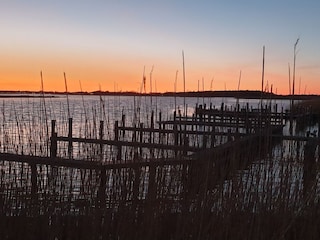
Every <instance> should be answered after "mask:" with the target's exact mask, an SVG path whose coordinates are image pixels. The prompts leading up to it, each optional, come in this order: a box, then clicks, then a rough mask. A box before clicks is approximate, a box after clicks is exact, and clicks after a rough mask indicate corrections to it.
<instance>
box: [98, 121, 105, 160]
mask: <svg viewBox="0 0 320 240" xmlns="http://www.w3.org/2000/svg"><path fill="white" fill-rule="evenodd" d="M103 123H104V122H103V121H100V126H99V139H100V140H101V141H102V140H103V129H104V124H103ZM102 160H103V143H102V142H101V143H100V161H101V162H102Z"/></svg>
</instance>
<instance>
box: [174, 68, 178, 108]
mask: <svg viewBox="0 0 320 240" xmlns="http://www.w3.org/2000/svg"><path fill="white" fill-rule="evenodd" d="M177 79H178V70H177V71H176V79H175V81H174V111H175V112H177Z"/></svg>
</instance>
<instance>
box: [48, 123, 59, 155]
mask: <svg viewBox="0 0 320 240" xmlns="http://www.w3.org/2000/svg"><path fill="white" fill-rule="evenodd" d="M57 148H58V147H57V133H56V120H52V121H51V138H50V157H51V158H55V157H57Z"/></svg>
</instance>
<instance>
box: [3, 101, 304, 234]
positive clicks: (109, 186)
mask: <svg viewBox="0 0 320 240" xmlns="http://www.w3.org/2000/svg"><path fill="white" fill-rule="evenodd" d="M151 116H152V117H151V121H150V122H149V123H135V124H133V125H132V126H127V125H126V121H125V116H124V115H123V116H122V119H121V121H116V122H115V123H114V129H113V134H112V136H111V138H110V137H109V138H106V134H105V123H104V122H103V121H100V122H99V126H97V128H98V138H87V137H75V136H74V135H75V134H74V132H73V120H72V119H71V118H70V119H69V121H68V127H67V129H68V132H67V134H66V135H65V136H63V135H60V133H59V132H58V131H57V129H58V128H57V124H58V123H57V122H56V121H55V120H52V122H51V128H50V130H51V131H50V132H51V135H50V141H49V144H50V145H49V146H47V147H48V148H49V154H48V156H32V155H24V154H21V153H20V154H15V153H9V152H2V153H0V162H1V171H0V205H1V208H0V225H1V221H3V222H5V223H7V224H8V226H11V225H10V224H11V223H12V222H11V221H13V222H15V221H16V223H18V225H19V224H21V225H22V224H23V223H22V222H23V221H22V222H21V223H20V220H13V219H15V218H10V219H9V218H8V216H14V217H19V216H23V217H30V218H31V219H42V217H43V216H45V217H44V220H43V222H44V223H41V224H47V225H46V226H47V228H48V232H50V231H51V230H52V229H51V228H52V226H56V224H57V223H58V222H59V221H61V222H63V224H66V223H68V221H69V220H68V217H69V218H73V220H72V221H76V222H77V224H78V225H79V226H82V227H83V226H85V224H84V222H79V221H82V220H81V219H83V221H85V222H86V221H91V222H93V223H96V224H97V225H95V226H101V229H100V228H98V229H90V230H88V233H91V234H93V235H94V236H96V238H97V239H98V238H101V237H102V238H121V239H129V238H130V236H131V237H132V236H134V237H133V238H135V239H137V238H144V239H148V238H152V237H154V236H155V235H154V234H155V233H154V232H152V231H151V229H154V228H155V226H156V225H157V224H158V225H159V226H166V227H163V228H160V227H156V229H157V231H159V232H158V233H157V234H156V236H157V238H158V239H161V238H162V237H166V238H171V239H173V238H176V239H181V237H182V235H183V234H182V233H180V234H182V235H181V236H180V235H179V234H178V235H174V234H177V233H176V232H177V231H179V232H183V231H185V230H186V225H184V224H190V223H191V222H192V221H204V217H203V216H205V215H204V213H203V212H202V211H203V209H205V208H203V207H201V206H202V205H205V204H206V202H207V201H209V199H215V198H216V193H215V192H216V191H217V189H218V188H219V187H221V186H223V184H224V181H225V180H226V179H230V178H232V176H233V175H234V174H237V173H238V172H239V171H240V170H241V169H245V168H246V167H247V166H248V165H250V164H251V163H252V162H254V161H258V160H259V159H262V158H264V157H265V156H266V154H267V153H268V152H269V151H270V148H271V146H272V144H273V139H275V138H281V137H283V136H282V135H281V133H282V128H283V126H284V114H283V112H281V113H278V112H277V111H276V112H272V111H271V109H269V108H266V109H264V110H263V111H260V112H257V111H256V110H252V109H249V108H246V109H239V108H237V109H235V110H233V111H227V110H225V108H224V107H223V106H222V107H221V109H220V110H217V109H213V108H206V107H204V106H198V107H197V108H196V111H195V114H194V115H193V116H181V114H179V113H175V114H174V116H173V119H169V120H162V119H161V114H160V115H159V117H158V121H155V120H154V115H153V113H152V115H151ZM286 139H289V137H287V138H286ZM308 139H309V138H301V139H300V140H301V141H305V140H306V141H308ZM201 209H202V210H201ZM208 209H210V207H209V208H207V210H208ZM208 211H210V210H208ZM48 218H50V219H51V220H52V221H53V222H55V224H53V225H50V224H49V222H48V221H49V220H48ZM176 218H179V219H180V220H179V221H178V219H176ZM183 218H185V219H186V220H183ZM20 219H21V218H20ZM75 219H76V220H75ZM172 219H176V222H178V223H179V224H180V225H175V226H174V227H173V226H168V224H167V222H168V223H169V222H171V223H172ZM151 224H153V225H151ZM172 224H173V223H172ZM90 226H93V225H90ZM141 226H145V228H141ZM0 227H1V226H0ZM18 227H20V228H21V227H22V226H20V225H19V226H18ZM74 228H75V226H74V225H72V224H71V225H70V229H74ZM30 229H31V230H32V228H31V227H30ZM63 229H65V228H64V227H61V228H59V227H58V228H57V229H56V230H54V232H56V233H55V234H57V236H60V237H62V236H63V233H62V231H63ZM106 229H108V231H107V230H106ZM124 229H125V231H124ZM170 229H171V230H170ZM122 230H123V231H122ZM32 231H36V230H35V229H33V230H32ZM194 231H195V232H199V231H200V232H201V229H199V226H194ZM166 232H167V233H166ZM59 234H60V235H59ZM69 234H70V236H69V237H70V239H71V238H72V237H75V235H72V234H75V233H72V234H71V233H69ZM40 235H41V234H40ZM1 236H5V235H4V234H2V233H1V231H0V237H1ZM179 236H180V237H179ZM18 237H19V236H18ZM20 237H21V236H20ZM193 237H194V235H193V236H192V238H193ZM53 238H54V236H52V239H53ZM78 238H81V237H78ZM189 238H190V237H189ZM86 239H90V238H89V236H88V238H86Z"/></svg>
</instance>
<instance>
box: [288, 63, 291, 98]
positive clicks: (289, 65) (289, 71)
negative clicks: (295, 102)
mask: <svg viewBox="0 0 320 240" xmlns="http://www.w3.org/2000/svg"><path fill="white" fill-rule="evenodd" d="M288 69H289V95H291V72H290V63H288Z"/></svg>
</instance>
